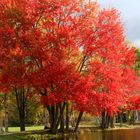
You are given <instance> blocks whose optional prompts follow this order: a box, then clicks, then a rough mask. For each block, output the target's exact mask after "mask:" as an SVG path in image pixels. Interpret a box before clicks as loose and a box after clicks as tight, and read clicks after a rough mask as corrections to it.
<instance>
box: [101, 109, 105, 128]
mask: <svg viewBox="0 0 140 140" xmlns="http://www.w3.org/2000/svg"><path fill="white" fill-rule="evenodd" d="M105 125H106V112H105V111H103V112H102V122H101V126H100V127H101V128H102V129H105Z"/></svg>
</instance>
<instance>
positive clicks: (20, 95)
mask: <svg viewBox="0 0 140 140" xmlns="http://www.w3.org/2000/svg"><path fill="white" fill-rule="evenodd" d="M15 93H16V101H17V106H18V112H19V120H20V131H25V104H26V97H25V91H24V88H21V89H18V90H17V89H15Z"/></svg>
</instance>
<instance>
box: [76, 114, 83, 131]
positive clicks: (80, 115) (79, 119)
mask: <svg viewBox="0 0 140 140" xmlns="http://www.w3.org/2000/svg"><path fill="white" fill-rule="evenodd" d="M83 113H84V112H80V113H79V116H78V119H77V122H76V126H75V129H74V131H75V132H77V129H78V126H79V123H80V121H81V118H82V116H83Z"/></svg>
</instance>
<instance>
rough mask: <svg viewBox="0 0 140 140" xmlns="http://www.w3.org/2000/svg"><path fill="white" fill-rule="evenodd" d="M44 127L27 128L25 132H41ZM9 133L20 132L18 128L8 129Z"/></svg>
mask: <svg viewBox="0 0 140 140" xmlns="http://www.w3.org/2000/svg"><path fill="white" fill-rule="evenodd" d="M43 128H44V126H28V127H26V131H33V130H43ZM8 129H9V132H20V127H9V128H8Z"/></svg>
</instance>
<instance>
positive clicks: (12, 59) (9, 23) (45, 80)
mask: <svg viewBox="0 0 140 140" xmlns="http://www.w3.org/2000/svg"><path fill="white" fill-rule="evenodd" d="M0 11H1V12H0V50H1V51H0V69H1V71H0V89H1V91H3V92H9V93H10V92H11V93H13V91H15V90H19V91H20V89H24V91H25V92H26V95H27V98H28V97H32V96H33V95H34V94H38V96H39V97H40V100H41V103H42V104H43V105H45V106H46V108H47V109H48V111H49V113H50V115H52V114H53V115H54V118H55V117H56V116H57V117H56V118H55V119H56V120H55V119H53V117H52V116H51V117H52V118H51V119H52V120H51V122H52V124H51V128H52V129H53V130H54V128H57V122H58V123H59V122H60V121H59V119H60V118H62V116H61V113H63V111H64V109H65V106H64V109H63V107H62V105H65V104H66V103H69V104H71V107H72V109H75V110H77V111H79V112H87V113H90V114H92V115H101V114H102V113H103V112H107V113H108V115H109V116H113V115H114V114H116V113H117V112H119V111H121V109H120V108H122V107H124V106H127V104H128V98H129V96H131V95H132V94H135V91H136V87H135V81H136V79H137V77H136V74H135V71H134V69H133V65H134V61H135V55H134V51H135V49H134V48H130V47H128V46H127V43H126V42H125V36H124V33H123V26H122V24H121V21H120V16H119V13H118V11H117V10H115V9H101V8H100V6H99V4H98V3H97V2H91V1H89V2H88V1H86V0H85V1H84V0H34V1H33V0H20V1H19V0H1V1H0ZM137 90H138V89H137ZM129 101H131V102H132V105H131V106H135V102H139V95H138V96H134V97H133V98H131V97H130V99H129ZM60 106H61V107H60ZM59 108H60V113H58V112H59ZM124 108H125V107H124ZM131 108H132V107H131ZM136 108H137V106H136ZM54 122H55V124H54Z"/></svg>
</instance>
